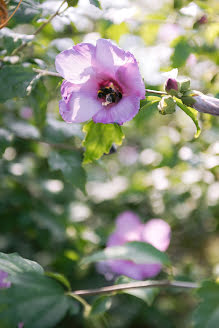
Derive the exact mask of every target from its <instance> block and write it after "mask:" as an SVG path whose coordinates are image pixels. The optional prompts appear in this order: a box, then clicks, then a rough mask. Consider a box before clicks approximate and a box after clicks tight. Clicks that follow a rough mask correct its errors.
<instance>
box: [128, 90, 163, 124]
mask: <svg viewBox="0 0 219 328" xmlns="http://www.w3.org/2000/svg"><path fill="white" fill-rule="evenodd" d="M148 98H157V99H154V100H151V101H150V100H149V101H147V100H145V101H144V100H143V101H142V102H141V103H142V106H141V108H140V110H139V112H138V114H137V115H136V116H135V117H134V122H136V124H137V126H141V125H142V124H143V123H144V121H146V120H147V119H148V117H150V115H152V114H153V112H154V110H157V106H158V104H159V102H160V97H153V96H152V97H150V96H149V97H147V99H148Z"/></svg>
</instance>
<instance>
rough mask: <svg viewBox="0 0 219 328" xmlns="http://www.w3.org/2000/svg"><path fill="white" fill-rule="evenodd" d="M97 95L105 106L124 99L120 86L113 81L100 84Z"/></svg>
mask: <svg viewBox="0 0 219 328" xmlns="http://www.w3.org/2000/svg"><path fill="white" fill-rule="evenodd" d="M97 97H98V98H99V99H101V100H102V105H103V106H108V105H111V104H114V103H118V102H119V101H120V100H121V99H122V93H121V90H120V88H119V87H118V86H117V85H116V84H115V83H113V82H109V83H107V84H106V85H102V86H100V89H99V90H98V92H97Z"/></svg>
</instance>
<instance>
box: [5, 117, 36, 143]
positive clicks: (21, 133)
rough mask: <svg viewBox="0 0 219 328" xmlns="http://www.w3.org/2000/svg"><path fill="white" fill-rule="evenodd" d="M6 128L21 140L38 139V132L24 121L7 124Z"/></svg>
mask: <svg viewBox="0 0 219 328" xmlns="http://www.w3.org/2000/svg"><path fill="white" fill-rule="evenodd" d="M7 125H8V128H9V129H10V130H11V131H12V132H13V133H14V134H15V135H16V136H17V137H20V138H22V139H34V140H35V139H39V137H40V133H39V130H38V129H37V128H36V127H35V126H34V125H32V124H30V123H27V122H24V121H11V122H7Z"/></svg>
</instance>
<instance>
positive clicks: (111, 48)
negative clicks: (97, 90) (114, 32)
mask: <svg viewBox="0 0 219 328" xmlns="http://www.w3.org/2000/svg"><path fill="white" fill-rule="evenodd" d="M134 61H135V59H134V56H133V55H132V54H131V53H130V52H128V51H124V50H123V49H121V48H119V47H117V46H115V45H114V44H113V43H112V42H111V41H110V40H106V39H99V40H97V45H96V57H95V60H94V61H93V65H94V67H95V70H96V71H97V72H105V73H108V74H111V75H112V76H115V73H116V71H117V69H118V67H119V66H121V65H125V64H126V63H133V62H134Z"/></svg>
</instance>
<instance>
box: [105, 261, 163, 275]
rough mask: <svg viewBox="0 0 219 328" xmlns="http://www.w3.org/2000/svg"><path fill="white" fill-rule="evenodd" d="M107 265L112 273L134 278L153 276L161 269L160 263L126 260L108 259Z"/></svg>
mask: <svg viewBox="0 0 219 328" xmlns="http://www.w3.org/2000/svg"><path fill="white" fill-rule="evenodd" d="M109 266H110V268H111V270H112V271H113V272H114V273H116V274H118V275H125V276H127V277H130V278H132V279H136V280H143V279H146V278H151V277H154V276H156V275H157V274H158V273H159V272H160V270H161V265H160V264H136V263H134V262H132V261H126V260H117V261H109Z"/></svg>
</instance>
